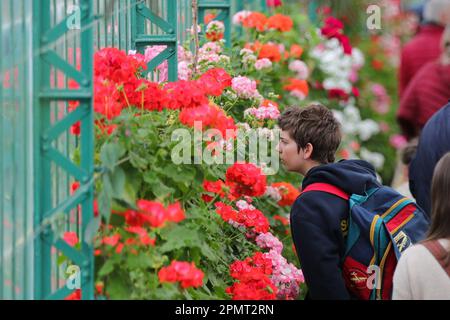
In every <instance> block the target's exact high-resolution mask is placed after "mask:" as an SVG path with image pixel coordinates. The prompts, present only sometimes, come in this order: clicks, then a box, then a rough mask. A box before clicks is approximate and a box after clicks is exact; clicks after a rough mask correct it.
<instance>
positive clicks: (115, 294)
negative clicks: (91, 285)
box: [107, 273, 131, 300]
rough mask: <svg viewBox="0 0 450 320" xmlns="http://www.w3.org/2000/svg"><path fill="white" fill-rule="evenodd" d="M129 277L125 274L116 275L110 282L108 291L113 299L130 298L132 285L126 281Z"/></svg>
mask: <svg viewBox="0 0 450 320" xmlns="http://www.w3.org/2000/svg"><path fill="white" fill-rule="evenodd" d="M126 279H127V277H126V275H125V274H123V273H119V274H115V275H114V276H113V277H111V278H110V279H109V280H108V286H107V291H108V293H109V295H110V297H111V299H115V300H127V299H129V298H130V295H131V292H130V285H129V284H128V283H127V281H126Z"/></svg>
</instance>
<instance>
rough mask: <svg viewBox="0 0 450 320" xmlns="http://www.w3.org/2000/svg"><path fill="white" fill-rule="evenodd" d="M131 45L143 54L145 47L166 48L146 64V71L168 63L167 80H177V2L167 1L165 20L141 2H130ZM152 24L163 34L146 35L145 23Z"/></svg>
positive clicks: (174, 0) (134, 0) (140, 0)
mask: <svg viewBox="0 0 450 320" xmlns="http://www.w3.org/2000/svg"><path fill="white" fill-rule="evenodd" d="M132 8H134V9H133V11H132V13H131V43H132V47H133V49H135V50H137V51H138V52H140V53H144V51H145V48H146V47H147V46H153V45H164V46H167V48H166V49H165V50H164V51H163V52H161V53H160V54H159V55H157V56H156V57H155V58H154V59H153V60H152V61H150V62H149V63H148V71H149V72H151V71H153V70H154V69H155V68H156V67H157V66H159V65H160V64H161V63H163V62H164V61H165V60H167V61H168V67H169V70H168V78H169V79H168V80H169V81H177V80H178V56H177V55H178V54H177V52H178V38H177V32H178V26H177V0H167V20H165V19H164V18H162V17H161V16H159V15H158V14H157V13H155V12H154V11H153V10H152V9H151V8H149V7H148V6H147V5H146V2H145V1H143V0H132ZM148 22H150V23H153V24H155V25H156V26H157V27H159V28H160V29H161V30H162V31H163V32H164V33H165V34H147V32H146V31H147V30H146V29H147V28H146V25H147V23H148Z"/></svg>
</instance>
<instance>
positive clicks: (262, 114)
mask: <svg viewBox="0 0 450 320" xmlns="http://www.w3.org/2000/svg"><path fill="white" fill-rule="evenodd" d="M244 116H247V117H248V116H253V117H255V118H256V119H258V120H264V119H272V120H276V119H278V117H279V116H280V110H278V105H277V103H276V102H274V101H270V100H264V101H263V103H262V104H261V106H260V107H259V108H249V109H247V110H245V111H244Z"/></svg>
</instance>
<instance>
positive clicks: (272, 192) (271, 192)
mask: <svg viewBox="0 0 450 320" xmlns="http://www.w3.org/2000/svg"><path fill="white" fill-rule="evenodd" d="M264 195H266V196H269V197H270V198H272V199H273V200H275V201H276V202H278V201H280V200H281V195H280V192H279V191H278V189H277V188H274V187H271V186H267V188H266V192H265V194H264Z"/></svg>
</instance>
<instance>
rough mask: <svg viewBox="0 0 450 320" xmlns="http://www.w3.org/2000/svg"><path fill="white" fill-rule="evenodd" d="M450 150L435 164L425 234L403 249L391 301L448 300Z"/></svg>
mask: <svg viewBox="0 0 450 320" xmlns="http://www.w3.org/2000/svg"><path fill="white" fill-rule="evenodd" d="M449 194H450V152H448V153H447V154H445V155H444V156H443V157H442V158H441V159H440V160H439V162H438V163H437V165H436V169H435V170H434V175H433V182H432V186H431V197H432V205H431V226H430V230H429V232H428V237H427V239H426V240H425V241H423V242H421V243H420V244H417V245H414V246H412V247H410V248H408V249H406V251H405V252H403V254H402V256H401V257H400V260H399V262H398V264H397V267H396V270H395V274H394V289H393V293H392V299H394V300H431V299H433V300H439V299H445V300H450V199H449Z"/></svg>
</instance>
